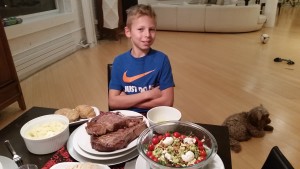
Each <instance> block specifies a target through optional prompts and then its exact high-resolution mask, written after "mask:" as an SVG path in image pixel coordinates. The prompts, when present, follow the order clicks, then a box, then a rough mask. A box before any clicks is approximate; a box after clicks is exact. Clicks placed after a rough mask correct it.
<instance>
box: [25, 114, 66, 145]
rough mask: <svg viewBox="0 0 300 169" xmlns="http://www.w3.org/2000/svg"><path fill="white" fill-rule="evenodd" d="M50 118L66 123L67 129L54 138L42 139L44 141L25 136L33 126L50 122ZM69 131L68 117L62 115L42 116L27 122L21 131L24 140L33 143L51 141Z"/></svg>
mask: <svg viewBox="0 0 300 169" xmlns="http://www.w3.org/2000/svg"><path fill="white" fill-rule="evenodd" d="M50 117H51V118H52V119H54V120H60V121H64V122H66V125H65V128H64V129H63V130H62V131H61V132H59V133H57V134H55V135H53V136H50V137H46V138H42V139H32V138H29V137H27V136H26V135H25V133H26V131H28V129H31V128H32V126H36V125H39V124H41V123H42V122H44V121H49V118H50ZM36 121H38V123H37V124H31V123H33V122H36ZM68 129H69V119H68V118H67V117H66V116H64V115H60V114H48V115H42V116H39V117H36V118H34V119H31V120H29V121H28V122H26V123H25V124H24V125H23V126H22V128H21V129H20V134H21V136H22V138H23V139H24V140H28V141H33V142H41V141H46V140H49V139H53V138H56V137H59V136H60V134H62V133H65V132H66V131H67V130H68Z"/></svg>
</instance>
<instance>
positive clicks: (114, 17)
mask: <svg viewBox="0 0 300 169" xmlns="http://www.w3.org/2000/svg"><path fill="white" fill-rule="evenodd" d="M102 10H103V27H104V28H108V29H115V28H118V26H119V14H118V0H102Z"/></svg>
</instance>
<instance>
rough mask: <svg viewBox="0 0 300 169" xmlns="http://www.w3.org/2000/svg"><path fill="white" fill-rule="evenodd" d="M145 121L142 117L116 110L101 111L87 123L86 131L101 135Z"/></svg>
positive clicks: (90, 133)
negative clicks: (127, 114) (129, 115)
mask: <svg viewBox="0 0 300 169" xmlns="http://www.w3.org/2000/svg"><path fill="white" fill-rule="evenodd" d="M141 121H143V119H142V118H132V117H126V116H123V115H121V114H120V113H118V112H117V113H115V112H101V113H100V115H98V116H96V117H94V118H93V119H91V121H89V122H88V123H87V126H86V131H87V133H88V134H89V135H94V136H101V135H104V134H107V133H110V132H113V131H117V130H118V129H122V128H126V127H130V126H134V125H136V124H138V123H140V122H141Z"/></svg>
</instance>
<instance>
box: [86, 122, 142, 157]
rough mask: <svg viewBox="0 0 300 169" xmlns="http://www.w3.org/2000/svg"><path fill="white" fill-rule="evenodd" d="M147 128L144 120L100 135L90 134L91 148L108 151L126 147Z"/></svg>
mask: <svg viewBox="0 0 300 169" xmlns="http://www.w3.org/2000/svg"><path fill="white" fill-rule="evenodd" d="M146 128H147V126H146V124H145V123H144V122H141V123H138V124H137V125H134V126H131V127H128V128H125V129H119V130H117V131H115V132H111V133H108V134H105V135H102V136H99V137H98V136H91V145H92V148H93V149H95V150H98V151H102V152H110V151H115V150H119V149H122V148H125V147H127V145H128V144H129V143H130V142H132V141H133V140H134V139H136V138H137V137H138V136H139V135H140V134H141V133H142V132H143V131H144V130H145V129H146Z"/></svg>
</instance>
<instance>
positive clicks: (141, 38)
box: [125, 16, 156, 54]
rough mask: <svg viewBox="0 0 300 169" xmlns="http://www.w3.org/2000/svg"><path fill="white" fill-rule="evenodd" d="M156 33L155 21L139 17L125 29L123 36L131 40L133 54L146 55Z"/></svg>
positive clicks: (147, 17)
mask: <svg viewBox="0 0 300 169" xmlns="http://www.w3.org/2000/svg"><path fill="white" fill-rule="evenodd" d="M155 32H156V24H155V20H154V19H153V18H151V17H149V16H140V17H136V18H134V19H133V20H132V24H131V27H130V28H129V27H125V34H126V36H127V37H128V38H130V39H131V43H132V49H133V50H134V51H135V52H138V53H139V54H141V53H147V52H148V51H149V49H150V47H151V45H152V44H153V42H154V39H155Z"/></svg>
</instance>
